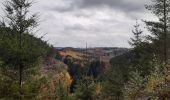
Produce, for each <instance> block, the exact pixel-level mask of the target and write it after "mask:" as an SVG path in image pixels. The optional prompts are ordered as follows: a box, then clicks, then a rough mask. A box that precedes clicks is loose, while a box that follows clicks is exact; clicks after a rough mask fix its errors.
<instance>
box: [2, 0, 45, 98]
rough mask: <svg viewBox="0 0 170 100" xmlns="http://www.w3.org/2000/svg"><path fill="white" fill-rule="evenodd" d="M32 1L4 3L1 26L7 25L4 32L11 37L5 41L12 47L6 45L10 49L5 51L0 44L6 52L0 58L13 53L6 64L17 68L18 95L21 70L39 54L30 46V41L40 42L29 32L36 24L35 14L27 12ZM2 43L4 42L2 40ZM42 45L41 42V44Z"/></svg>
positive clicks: (22, 0) (14, 0)
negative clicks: (3, 17) (6, 29)
mask: <svg viewBox="0 0 170 100" xmlns="http://www.w3.org/2000/svg"><path fill="white" fill-rule="evenodd" d="M32 3H33V2H30V1H29V0H8V1H6V2H5V3H4V5H5V11H6V13H5V14H6V16H5V19H4V22H3V26H4V27H8V29H9V30H10V31H8V32H5V33H6V34H8V36H10V38H11V39H9V40H7V42H11V43H10V44H9V45H8V46H9V47H11V45H13V48H9V47H6V48H7V49H9V51H10V52H7V49H6V51H5V49H4V50H3V48H4V46H5V45H1V47H2V51H4V52H7V53H4V54H3V55H5V54H6V56H5V57H2V58H4V59H7V58H8V57H9V56H11V55H13V58H12V56H11V58H10V60H9V61H8V62H7V64H11V65H13V66H16V68H18V72H19V90H20V97H21V95H22V81H23V71H24V70H25V67H26V66H27V65H29V64H31V63H34V62H36V59H37V57H38V56H39V55H41V54H39V53H37V52H36V50H37V49H38V48H32V47H31V46H33V45H34V44H33V43H32V42H33V41H34V42H35V41H36V42H37V43H38V44H39V45H40V44H41V43H40V41H41V40H40V41H39V40H38V39H37V40H33V38H34V36H33V35H30V34H29V33H31V31H32V30H33V29H34V28H35V27H36V26H37V25H38V23H37V21H36V20H37V16H36V14H33V15H30V13H29V8H30V7H31V6H32ZM12 35H13V36H12ZM34 39H35V38H34ZM2 43H5V42H4V41H3V42H2ZM15 43H16V44H15ZM42 45H43V44H41V46H42ZM34 46H35V45H34ZM14 48H15V49H14ZM12 49H13V51H12ZM1 53H3V52H1ZM36 53H37V54H36ZM29 54H30V55H29ZM1 56H2V55H1ZM31 56H32V58H33V59H32V60H31V58H30V57H31ZM33 60H35V61H33ZM30 66H31V65H30ZM16 68H15V69H16ZM20 99H21V98H20Z"/></svg>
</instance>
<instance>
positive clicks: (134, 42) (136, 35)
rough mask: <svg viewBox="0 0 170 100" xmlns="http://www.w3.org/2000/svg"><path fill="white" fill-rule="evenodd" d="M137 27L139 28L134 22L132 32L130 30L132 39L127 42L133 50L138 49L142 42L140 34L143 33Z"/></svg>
mask: <svg viewBox="0 0 170 100" xmlns="http://www.w3.org/2000/svg"><path fill="white" fill-rule="evenodd" d="M139 27H140V25H139V24H138V22H137V21H136V24H135V25H134V30H132V33H133V35H134V38H130V39H131V41H129V44H130V45H131V46H132V47H134V48H137V47H139V46H140V44H141V42H142V37H141V34H142V33H143V31H142V30H141V29H139Z"/></svg>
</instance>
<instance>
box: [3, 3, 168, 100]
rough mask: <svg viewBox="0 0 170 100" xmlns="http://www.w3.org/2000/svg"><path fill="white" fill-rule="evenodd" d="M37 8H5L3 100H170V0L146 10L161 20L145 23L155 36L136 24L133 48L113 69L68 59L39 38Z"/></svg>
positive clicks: (95, 62) (84, 58)
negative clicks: (32, 11)
mask: <svg viewBox="0 0 170 100" xmlns="http://www.w3.org/2000/svg"><path fill="white" fill-rule="evenodd" d="M32 4H33V2H30V1H29V0H8V1H5V3H4V6H5V7H4V8H5V9H4V11H5V16H4V17H3V18H2V20H1V23H0V100H169V99H170V65H169V62H170V61H169V55H170V45H169V42H170V0H153V2H152V3H151V4H147V5H146V10H149V11H150V13H152V14H153V15H155V16H156V17H157V19H158V20H157V21H148V20H144V19H143V20H142V21H143V23H144V24H145V26H146V28H147V29H148V31H149V32H150V35H145V33H144V31H143V30H141V29H142V28H141V26H140V23H138V21H136V25H134V29H132V34H133V35H134V37H132V38H131V39H130V41H129V44H130V45H131V47H132V48H131V49H129V50H128V51H127V52H126V53H123V54H121V55H119V56H116V57H113V58H112V59H111V60H110V61H109V64H104V63H103V62H101V61H100V59H97V58H96V59H91V60H89V58H90V57H88V56H87V55H86V54H85V55H83V56H82V58H79V59H75V58H74V57H73V56H70V55H66V56H65V57H64V58H63V57H62V56H61V54H60V53H59V52H58V51H57V50H55V49H54V47H53V46H51V45H50V44H48V43H47V41H44V40H42V38H43V36H42V37H40V38H37V37H35V35H34V34H35V33H34V32H35V30H36V28H37V27H38V24H39V23H38V21H39V18H38V17H37V16H38V15H37V14H33V15H31V14H30V13H29V8H30V7H31V6H32ZM113 17H114V16H113ZM151 20H152V19H151ZM61 35H62V34H61ZM102 66H107V68H108V69H107V70H104V69H103V67H102Z"/></svg>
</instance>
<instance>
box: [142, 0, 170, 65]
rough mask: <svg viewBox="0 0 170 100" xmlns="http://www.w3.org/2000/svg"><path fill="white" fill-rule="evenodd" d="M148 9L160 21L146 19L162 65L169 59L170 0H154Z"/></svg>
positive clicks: (155, 50)
mask: <svg viewBox="0 0 170 100" xmlns="http://www.w3.org/2000/svg"><path fill="white" fill-rule="evenodd" d="M146 9H148V10H149V11H151V12H152V13H153V14H154V15H155V16H157V18H158V19H159V21H144V22H145V23H146V25H147V28H148V30H149V31H150V32H151V35H149V36H148V39H149V40H151V42H152V43H153V50H154V53H155V55H156V56H157V59H158V60H160V63H161V64H162V65H165V66H166V65H167V61H168V49H169V46H168V44H167V43H168V38H169V31H170V30H169V24H170V19H169V17H170V16H169V15H170V0H153V4H150V5H147V6H146Z"/></svg>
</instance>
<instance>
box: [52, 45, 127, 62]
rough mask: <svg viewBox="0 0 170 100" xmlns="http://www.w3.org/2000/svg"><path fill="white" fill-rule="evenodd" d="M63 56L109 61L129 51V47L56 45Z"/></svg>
mask: <svg viewBox="0 0 170 100" xmlns="http://www.w3.org/2000/svg"><path fill="white" fill-rule="evenodd" d="M55 49H56V50H57V51H59V52H60V54H61V55H62V56H63V57H66V56H71V57H73V58H75V59H79V60H81V59H83V57H88V58H89V59H90V60H91V59H98V60H99V59H100V60H101V61H104V62H109V61H110V59H111V58H114V57H117V56H119V55H122V54H124V53H126V52H128V51H129V49H128V48H118V47H94V48H73V47H65V48H63V47H55Z"/></svg>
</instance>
